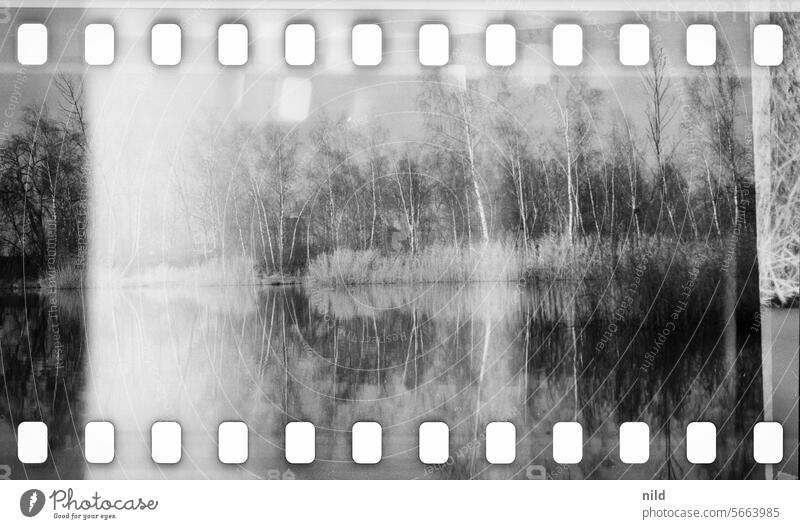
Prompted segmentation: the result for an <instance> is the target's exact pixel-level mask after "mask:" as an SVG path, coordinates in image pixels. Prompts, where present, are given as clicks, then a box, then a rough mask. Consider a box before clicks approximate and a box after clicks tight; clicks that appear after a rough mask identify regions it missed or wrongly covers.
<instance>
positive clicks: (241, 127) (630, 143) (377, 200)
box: [0, 47, 800, 306]
mask: <svg viewBox="0 0 800 529" xmlns="http://www.w3.org/2000/svg"><path fill="white" fill-rule="evenodd" d="M672 68H673V67H672V65H671V63H670V60H669V56H668V54H667V53H666V52H665V50H664V49H662V48H661V47H655V48H654V49H653V60H652V61H651V63H650V64H649V65H648V67H647V68H646V69H644V70H643V71H642V83H641V86H639V87H638V88H637V87H635V86H634V87H631V92H632V95H631V97H632V98H633V99H632V101H636V103H635V104H633V103H632V104H631V105H630V106H631V108H628V109H626V112H625V113H622V112H621V110H622V109H619V108H616V107H615V106H614V101H613V99H611V98H610V97H609V95H610V93H611V92H612V91H613V90H615V84H614V83H615V82H617V81H619V80H616V81H614V80H611V81H610V82H609V84H608V86H607V87H603V86H602V83H601V86H597V83H596V81H597V80H596V79H592V78H589V77H587V76H585V75H584V74H579V73H576V74H574V75H571V76H563V77H557V76H554V77H553V78H552V79H551V81H550V82H549V83H546V84H544V85H541V86H538V85H537V86H531V85H530V84H528V83H527V82H525V80H524V79H521V78H519V77H516V76H514V75H512V74H511V73H508V74H504V75H500V74H498V75H496V76H490V77H486V78H474V79H473V78H466V77H465V76H464V72H463V70H461V69H458V68H456V69H442V70H436V71H431V72H427V73H425V74H423V75H420V76H417V77H414V78H413V79H412V80H410V81H409V83H408V90H409V93H408V94H407V101H406V104H408V105H413V108H414V109H415V110H416V112H409V113H408V114H407V116H406V118H405V119H406V120H405V121H399V120H392V121H386V120H383V121H382V120H381V119H380V118H379V117H376V118H375V119H374V120H367V121H364V120H354V119H352V116H351V115H349V111H348V110H340V109H335V108H333V109H324V110H321V111H320V112H318V113H315V114H314V115H313V116H309V117H308V118H307V119H306V120H304V121H303V122H302V124H300V125H298V126H288V125H287V124H285V123H282V122H279V121H274V122H273V121H265V122H258V123H255V122H252V121H248V120H241V121H224V120H219V119H218V118H219V116H215V115H214V114H213V111H212V113H211V115H209V116H207V117H201V118H197V119H196V121H194V122H192V123H191V126H190V128H191V134H187V135H186V138H185V140H184V141H185V143H182V144H181V145H179V146H176V147H175V149H176V150H175V152H174V153H173V152H170V160H171V162H170V163H171V164H173V165H172V166H171V167H170V168H169V169H170V171H169V172H170V174H168V175H163V174H160V173H158V172H156V173H158V174H153V175H150V176H148V178H154V179H155V178H159V179H160V178H162V177H163V178H164V180H163V181H161V180H159V181H158V183H157V185H156V183H155V182H148V181H143V180H137V179H129V180H125V183H124V185H123V184H121V183H120V182H116V181H114V180H108V181H107V182H106V183H107V185H108V186H109V187H108V192H107V193H95V194H92V193H90V186H89V181H90V180H92V177H93V176H94V175H92V174H90V173H91V171H90V167H91V164H90V156H89V142H88V141H87V132H86V131H87V128H89V125H90V124H88V123H86V122H85V120H84V116H85V112H84V102H83V99H82V94H83V87H82V84H81V81H80V80H79V79H75V78H69V77H59V78H58V80H57V81H58V84H57V88H58V90H57V91H56V92H57V94H56V95H53V96H52V97H55V98H56V99H55V100H51V101H49V102H47V104H46V105H42V106H29V107H26V108H24V109H22V113H21V117H20V119H19V120H18V122H17V128H16V129H15V130H14V132H13V134H9V136H8V138H5V139H4V140H3V141H2V142H0V177H2V178H0V289H2V288H10V289H15V290H21V289H26V290H42V291H46V290H56V289H83V288H89V289H91V288H119V287H121V288H127V287H149V286H159V285H161V286H165V285H169V286H189V287H191V286H195V287H196V286H235V285H239V286H244V285H253V286H269V285H281V284H307V283H308V284H315V285H322V286H324V287H334V288H335V287H341V286H346V285H355V284H374V285H399V284H431V283H455V282H458V283H463V282H490V281H494V282H498V281H502V282H522V283H527V282H536V281H559V280H566V281H587V282H592V283H594V284H596V286H597V288H598V289H599V290H602V288H601V286H602V282H603V281H610V280H614V281H619V282H625V281H626V279H627V278H629V277H630V276H631V274H632V273H634V272H635V271H636V269H637V266H646V268H647V274H648V281H650V282H653V283H654V284H655V285H656V286H658V285H664V284H665V283H666V284H667V287H668V288H667V291H669V288H672V287H679V286H680V285H681V284H682V282H683V281H685V278H686V276H687V274H688V273H689V272H690V271H693V270H700V271H701V275H700V276H699V277H700V280H703V278H704V277H706V276H704V275H703V274H706V273H708V274H711V275H712V276H714V277H717V278H718V277H721V276H722V275H723V274H727V275H728V276H730V277H732V278H733V279H734V282H735V284H734V285H729V286H731V287H732V288H735V289H736V292H739V291H740V289H741V290H744V289H745V288H748V289H749V286H750V282H752V281H751V280H753V279H755V276H753V275H752V274H753V273H754V267H755V265H756V263H757V261H758V260H757V258H756V231H757V230H756V228H755V221H756V216H755V210H756V200H755V198H756V196H755V190H756V188H757V187H758V184H759V183H758V182H755V170H754V163H755V161H754V150H753V142H752V133H753V130H752V122H751V119H750V118H751V116H750V114H749V112H748V109H747V108H746V107H744V106H742V101H744V100H746V99H747V98H746V97H743V96H747V95H749V93H750V91H751V90H752V88H751V86H750V85H749V83H748V82H747V81H746V80H743V79H741V78H740V77H739V76H738V73H737V69H736V65H735V64H734V62H733V60H732V59H731V57H729V56H727V55H726V54H725V53H721V54H720V56H719V58H718V61H717V62H716V63H715V65H714V67H713V68H712V69H709V70H708V72H707V75H708V77H709V78H711V79H714V80H715V81H716V82H714V83H708V82H706V81H705V80H704V79H703V78H698V77H692V76H688V77H680V76H676V75H674V74H675V72H674V71H673V69H672ZM375 90H376V91H375V92H374V93H369V94H368V93H366V92H365V93H364V95H363V96H362V97H363V98H364V99H363V101H362V103H361V104H362V105H363V106H364V108H366V109H369V108H370V105H373V104H376V101H377V100H379V99H380V98H383V97H385V96H386V94H385V93H383V92H381V91H380V90H378V89H377V88H375ZM785 106H786V108H785V109H784V110H785V112H784V113H785V114H786V116H790V115H792V114H791V111H792V109H796V108H797V106H798V102H797V101H795V100H791V101H788V102H786V105H785ZM55 107H58V109H59V110H58V111H55V110H53V109H54V108H55ZM782 108H783V107H782ZM43 109H44V110H43ZM48 109H49V110H48ZM48 112H54V113H55V115H53V114H48ZM376 115H378V116H380V113H379V112H376ZM785 121H787V122H788V121H790V117H786V119H785ZM778 129H780V127H778ZM779 132H780V131H779ZM780 134H783V135H786V134H787V133H783V132H780ZM173 154H174V156H173ZM785 162H786V164H790V161H788V160H785ZM793 163H794V161H791V164H793ZM794 167H795V166H792V169H793V168H794ZM786 174H787V175H788V174H792V175H794V174H796V172H795V171H789V172H787V173H786ZM792 182H794V183H793V184H792V185H789V184H791V183H792ZM762 184H763V182H762ZM785 184H786V185H784V186H783V187H780V186H778V187H777V188H775V187H773V188H772V191H773V194H774V192H776V191H777V192H779V194H780V196H781V197H784V196H785V197H787V198H786V200H780V201H775V202H774V204H773V206H772V208H771V210H770V211H769V212H767V214H768V215H769V214H770V213H771V214H772V215H777V216H780V217H781V219H782V220H781V221H778V220H772V222H771V224H770V225H769V227H768V228H764V226H763V225H762V229H761V232H762V233H759V237H760V240H759V241H758V242H759V243H760V248H759V252H760V253H759V256H760V257H761V259H762V262H761V263H760V264H761V265H762V276H761V279H762V281H761V288H762V290H761V292H760V294H761V295H760V296H759V291H758V288H757V287H754V288H753V289H752V290H748V292H747V296H752V297H753V299H754V300H756V301H757V300H758V299H759V297H760V299H761V303H762V304H765V305H768V304H773V305H779V306H794V305H797V292H798V290H797V288H798V279H797V277H798V273H799V272H798V266H797V262H796V261H797V259H796V256H797V244H798V243H797V230H792V229H791V228H792V227H794V226H795V225H796V224H797V218H798V217H797V215H796V213H795V211H796V207H795V205H796V204H797V200H798V193H799V192H800V191H799V190H800V187H798V186H797V185H796V178H795V179H794V180H792V179H791V178H788V177H787V179H786V180H785ZM792 186H793V187H792ZM137 193H138V194H139V195H137V196H139V202H137V204H142V205H143V206H142V207H141V210H140V209H135V210H134V209H131V210H129V209H126V208H122V207H120V206H121V205H120V204H119V203H117V202H115V201H114V200H110V199H108V197H112V196H113V197H123V198H124V197H128V196H133V195H134V194H137ZM155 195H157V197H156V196H155ZM90 196H93V197H94V198H93V201H92V204H91V207H90V204H89V202H90V200H89V197H90ZM156 203H157V204H159V206H158V207H156V206H155V205H153V206H152V207H151V206H145V205H148V204H156ZM763 214H764V213H762V215H763ZM108 219H116V220H115V225H114V226H113V229H112V227H109V224H108ZM94 221H96V222H97V224H98V225H97V226H95V229H94V230H93V231H92V230H90V229H89V226H90V224H92V222H94ZM104 222H105V223H104ZM165 226H169V229H167V230H164V227H165ZM765 229H766V230H767V231H768V232H770V233H771V234H772V237H770V235H769V234H767V235H766V236H765V235H764V234H763V232H764V230H765ZM159 230H162V231H163V234H162V236H161V237H152V236H151V235H152V234H153V233H158V232H159ZM770 230H772V231H770ZM89 234H91V239H92V243H93V244H92V258H91V259H89V258H88V253H87V252H88V250H87V249H88V248H89V243H88V240H89V238H90V237H89ZM87 263H91V264H90V265H88V268H87ZM643 263H644V264H643ZM763 270H767V273H764V272H763ZM765 278H766V280H767V281H766V282H765ZM767 282H768V283H769V285H772V287H767V288H765V287H764V285H765V284H767ZM715 284H716V283H715ZM662 292H664V290H657V289H655V290H653V293H654V295H656V296H661V293H662ZM747 301H748V303H749V302H750V301H751V300H750V299H749V298H748V300H747Z"/></svg>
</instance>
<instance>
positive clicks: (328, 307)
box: [0, 283, 797, 479]
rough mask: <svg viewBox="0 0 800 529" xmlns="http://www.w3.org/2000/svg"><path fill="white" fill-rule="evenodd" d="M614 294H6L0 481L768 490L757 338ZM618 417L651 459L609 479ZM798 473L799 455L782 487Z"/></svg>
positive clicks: (443, 290)
mask: <svg viewBox="0 0 800 529" xmlns="http://www.w3.org/2000/svg"><path fill="white" fill-rule="evenodd" d="M84 296H85V298H84ZM89 299H90V300H91V302H88V301H87V300H89ZM625 299H626V297H625V293H624V292H623V288H622V287H620V286H607V285H588V286H587V285H586V284H569V283H553V284H550V285H527V286H522V285H509V284H471V285H461V286H458V285H452V286H449V285H432V286H415V287H358V288H352V289H337V290H329V289H315V288H312V287H275V288H266V289H254V288H244V287H243V288H229V287H225V288H200V289H185V290H181V289H169V290H165V289H157V288H154V289H141V290H124V289H120V290H117V291H98V292H89V291H87V292H85V293H83V294H81V293H77V292H64V291H62V292H59V293H58V295H57V296H56V297H55V298H54V297H52V296H50V297H42V296H35V295H31V296H27V297H23V296H20V295H4V296H2V298H0V314H1V315H2V317H1V318H0V324H2V327H1V328H0V347H2V350H1V352H2V365H1V366H0V367H1V368H2V382H1V383H0V399H2V401H3V405H2V406H0V413H2V415H1V416H0V465H5V467H4V468H5V469H6V470H5V472H6V473H9V474H10V476H9V477H12V478H25V477H60V478H159V477H165V478H271V479H277V478H280V479H290V478H298V479H300V478H374V477H379V478H412V479H443V478H478V479H483V478H516V479H541V478H551V479H577V478H591V479H607V478H611V479H616V478H662V479H670V478H671V479H678V478H754V479H761V478H764V477H765V476H766V474H765V467H764V466H763V465H757V464H755V463H754V462H753V456H752V448H751V446H752V434H751V430H752V427H753V424H754V423H755V422H757V421H759V420H762V417H763V413H764V398H763V395H764V393H763V391H764V387H763V381H762V372H761V366H762V354H761V348H760V344H759V340H760V338H759V332H758V324H756V325H755V326H750V327H745V326H744V324H743V323H741V321H740V320H741V318H740V315H737V316H736V317H733V318H730V317H728V316H730V314H726V311H725V310H724V309H720V308H719V307H720V306H724V305H725V303H724V302H723V301H721V300H720V301H719V302H715V303H709V304H708V305H707V306H706V307H704V308H703V310H695V311H688V310H687V311H681V312H679V313H678V316H677V317H673V314H674V313H675V309H676V306H677V305H676V304H675V303H674V302H672V303H669V302H665V303H663V305H658V306H655V305H648V304H647V303H645V302H644V301H642V300H639V299H638V298H637V299H636V300H635V301H633V302H626V301H625ZM643 299H644V297H643ZM87 321H92V322H94V323H93V324H92V325H87V324H86V323H85V322H87ZM737 321H739V324H737V323H736V322H737ZM670 322H674V323H675V324H674V325H671V324H670ZM726 322H727V323H726ZM89 344H91V345H89ZM796 358H797V357H796V354H795V355H794V362H795V366H796V362H797V360H796ZM793 376H794V387H795V388H796V387H797V380H796V378H797V370H796V367H795V371H794V375H793ZM789 387H791V381H790V384H789ZM795 403H796V394H795ZM795 410H796V406H795ZM795 413H796V411H795ZM23 420H43V421H44V422H46V423H47V424H48V426H49V432H50V433H49V437H50V438H49V443H50V450H51V457H50V458H49V460H48V462H47V463H46V464H43V465H21V464H19V463H18V462H17V461H16V448H15V443H14V433H13V428H12V425H16V424H18V423H19V422H21V421H23ZM91 420H108V421H111V422H113V423H114V424H115V426H116V429H117V441H116V455H117V457H116V459H115V461H114V462H113V463H112V464H110V465H87V464H86V463H84V461H83V456H82V437H83V434H82V431H83V425H84V424H85V423H86V422H87V421H91ZM157 420H176V421H178V422H180V424H181V425H182V427H183V458H182V460H181V462H180V463H179V464H177V465H156V464H154V463H152V461H151V460H150V456H149V429H150V426H151V424H152V423H153V422H154V421H157ZM225 420H241V421H245V422H246V423H247V424H248V425H249V426H250V428H251V433H250V458H249V460H248V462H247V463H246V464H244V465H241V466H239V465H234V466H229V465H223V464H221V463H219V462H218V461H217V458H216V450H217V447H216V444H215V443H216V431H217V426H218V424H219V423H220V422H221V421H225ZM293 420H304V421H311V422H313V423H314V424H315V425H316V428H317V460H316V461H315V462H314V463H313V464H311V465H289V464H287V463H286V462H285V460H284V456H283V429H284V426H285V424H286V423H287V422H289V421H293ZM364 420H368V421H377V422H379V423H381V425H382V426H383V428H384V444H383V460H382V461H381V462H380V463H379V464H376V465H356V464H354V463H352V462H351V460H350V450H351V445H350V435H349V430H350V428H351V427H352V424H353V423H354V422H356V421H364ZM433 420H436V421H444V422H446V423H447V424H448V425H450V427H451V429H452V431H451V443H450V452H451V455H452V458H451V460H450V461H449V462H448V463H447V464H444V465H441V466H426V465H423V464H422V463H420V462H419V460H418V455H417V454H418V453H417V449H418V448H417V429H418V427H419V424H420V423H421V422H423V421H433ZM496 420H508V421H511V422H513V423H514V424H515V426H516V428H517V440H518V443H517V459H516V462H515V463H513V464H511V465H489V464H487V463H486V460H485V447H484V437H483V432H484V431H485V427H486V424H487V423H489V422H491V421H496ZM698 420H702V421H711V422H713V423H715V424H716V425H717V428H718V435H719V441H718V452H717V459H716V462H715V463H713V464H710V465H701V466H696V465H692V464H690V463H689V462H688V461H687V460H686V457H685V445H684V437H685V428H686V425H687V423H689V422H692V421H698ZM559 421H578V422H580V423H581V424H582V425H583V428H584V440H585V445H584V456H583V460H582V461H581V463H579V464H576V465H559V464H556V463H555V462H554V461H553V459H552V446H551V443H552V430H553V425H554V424H555V423H556V422H559ZM625 421H644V422H647V423H648V424H649V425H650V429H651V438H652V440H651V446H650V460H649V462H648V463H646V464H643V465H626V464H623V463H621V462H620V460H619V447H618V429H619V425H620V423H622V422H625ZM794 435H795V436H796V431H795V433H794ZM794 442H795V444H796V439H795V440H794ZM796 464H797V460H796V452H795V459H794V463H793V465H794V467H795V468H794V469H793V472H794V474H795V475H796V473H797V470H796ZM0 468H3V467H0ZM788 470H790V471H792V469H788Z"/></svg>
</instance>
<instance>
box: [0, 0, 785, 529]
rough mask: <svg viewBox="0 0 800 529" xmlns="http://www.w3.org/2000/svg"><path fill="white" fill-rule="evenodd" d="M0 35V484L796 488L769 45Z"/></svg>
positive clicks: (57, 19) (290, 14)
mask: <svg viewBox="0 0 800 529" xmlns="http://www.w3.org/2000/svg"><path fill="white" fill-rule="evenodd" d="M282 9H283V8H282ZM7 14H8V16H7V17H5V16H4V17H3V24H2V26H0V44H1V45H2V49H1V51H0V68H1V69H0V111H2V112H3V114H2V116H1V117H0V125H2V128H0V478H8V479H12V480H26V479H34V480H49V479H67V480H173V479H191V480H194V479H198V480H199V479H219V480H238V479H241V480H309V479H311V480H313V479H323V480H330V479H335V480H351V479H374V480H620V479H625V480H627V479H633V480H655V481H659V482H660V481H661V480H796V479H797V477H798V387H799V386H800V382H799V381H798V341H799V340H798V326H799V325H800V324H798V319H799V317H798V316H799V314H800V313H799V309H798V293H799V292H798V290H799V287H800V257H798V252H800V235H799V234H800V183H798V175H799V174H800V160H799V159H798V157H797V145H798V141H800V76H798V74H797V72H798V68H800V36H799V35H800V16H798V14H796V13H771V14H770V13H766V14H764V13H758V14H755V13H750V12H746V11H745V12H742V11H731V12H712V11H708V12H685V13H684V12H674V11H638V12H634V11H596V12H595V11H578V10H575V11H564V12H558V11H546V12H545V11H543V12H537V11H536V10H535V9H524V8H522V7H518V8H515V9H509V10H498V9H496V8H494V7H492V6H491V5H489V6H488V8H487V9H466V10H464V11H458V10H441V11H434V10H420V11H412V10H403V9H401V6H398V8H397V9H386V10H380V11H372V10H361V11H359V10H336V9H332V8H331V9H328V10H321V11H317V12H316V13H315V12H314V11H313V10H308V11H305V10H298V11H291V10H270V9H258V8H253V9H243V10H232V9H216V8H204V9H197V10H178V9H170V8H160V9H153V8H149V7H148V8H145V7H143V8H141V9H138V8H135V7H131V8H129V9H125V10H121V9H104V8H101V7H98V8H91V9H81V8H55V9H47V8H44V7H41V6H40V7H31V8H25V7H22V8H19V9H17V8H14V9H11V10H10V11H8V12H7ZM88 24H92V25H93V26H96V27H93V28H92V29H91V32H90V30H89V29H87V28H88V26H87V25H88ZM759 24H760V25H759ZM45 26H46V33H45V34H44V37H43V38H44V41H42V42H45V52H42V51H41V50H39V49H31V48H23V39H25V38H27V39H32V40H31V42H36V38H37V35H38V34H37V31H41V28H43V27H45ZM767 26H768V27H767ZM759 27H767V30H770V31H771V29H770V28H775V27H777V28H779V29H780V28H782V33H781V35H782V37H780V38H783V41H782V43H783V56H782V64H781V65H780V66H771V67H766V66H759V65H757V64H756V63H755V62H754V61H761V60H762V59H761V58H760V56H759V55H758V49H757V48H756V52H755V53H754V47H753V44H752V40H753V35H754V28H759ZM20 28H22V29H20ZM767 30H764V31H767ZM756 31H757V32H758V29H756ZM765 35H766V33H765ZM90 36H91V39H90ZM765 38H766V37H765ZM92 39H95V40H92ZM103 39H110V40H108V41H103ZM96 41H103V42H110V43H111V49H110V51H109V50H108V48H107V47H106V48H102V49H93V50H92V53H91V54H90V49H89V44H90V43H91V42H95V44H96ZM687 42H691V43H692V45H689V44H687ZM357 43H358V45H357ZM695 48H698V49H699V51H698V49H695ZM41 53H45V54H46V55H45V57H46V58H45V59H44V61H42V62H37V60H38V59H40V58H41V57H40V55H41ZM37 54H39V56H37ZM90 56H91V61H90ZM25 62H28V64H25ZM23 441H24V443H23ZM776 443H777V444H776ZM767 445H769V446H768V447H767V448H764V446H767ZM774 446H778V447H779V448H778V449H777V450H778V452H779V453H778V454H777V455H776V454H775V450H774V449H773V448H774ZM759 447H761V448H759ZM767 452H768V453H767ZM765 453H766V455H765ZM654 486H658V485H657V484H655V485H654ZM14 501H15V502H16V498H15V499H14ZM34 503H35V502H34V501H33V500H31V508H32V506H33V505H34ZM46 505H48V506H49V505H50V503H47V504H46ZM47 508H49V507H47ZM15 509H16V507H15ZM23 514H24V512H23Z"/></svg>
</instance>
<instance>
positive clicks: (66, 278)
mask: <svg viewBox="0 0 800 529" xmlns="http://www.w3.org/2000/svg"><path fill="white" fill-rule="evenodd" d="M728 242H731V243H732V241H728ZM725 246H726V244H725V242H724V241H720V240H717V239H711V240H709V241H708V242H700V241H688V242H686V241H684V242H682V243H678V242H676V241H674V240H671V239H669V238H664V239H659V238H657V237H647V238H643V239H641V240H639V241H638V242H636V243H633V242H631V241H624V242H620V243H617V244H615V245H612V244H610V243H609V241H605V240H603V239H598V238H588V239H586V240H582V241H573V242H572V243H571V244H570V241H569V240H568V239H567V238H566V237H564V236H545V237H542V238H540V239H538V240H535V241H529V245H528V247H527V248H520V247H519V246H518V245H516V244H514V242H513V241H508V242H488V243H477V244H474V245H472V246H471V247H469V246H465V247H460V246H453V245H432V246H429V247H425V248H423V249H420V250H419V251H418V252H417V253H416V254H410V253H405V252H399V253H392V254H385V253H381V252H379V251H376V250H350V249H339V250H336V251H334V252H332V253H329V254H320V255H318V256H317V257H316V258H314V259H313V260H312V261H311V262H310V263H309V264H308V266H307V268H306V269H304V270H302V271H299V272H297V273H295V274H284V275H279V274H265V273H259V272H258V271H257V268H258V267H257V265H256V262H255V261H254V260H253V259H252V258H250V257H248V256H241V255H240V256H235V257H229V258H226V259H209V260H207V261H204V262H202V263H198V264H196V265H192V266H185V267H180V266H170V265H165V264H162V265H157V266H152V267H148V268H144V269H141V270H136V269H133V270H129V271H122V270H116V269H110V268H109V269H105V270H98V271H97V273H96V274H95V275H94V276H92V277H91V280H90V281H87V280H86V276H87V274H85V273H84V271H83V270H81V269H78V268H77V267H70V266H62V267H59V268H57V269H56V270H55V271H54V272H53V273H52V274H51V275H45V276H44V277H43V278H41V279H40V280H39V281H37V282H28V283H27V284H26V285H24V287H25V288H26V289H28V290H37V289H40V290H49V289H53V288H56V289H59V290H69V289H89V288H94V287H100V288H105V287H122V288H126V287H128V288H138V287H153V286H184V287H213V286H270V285H287V284H310V285H315V286H320V287H324V288H337V287H345V286H350V285H409V284H433V283H473V282H475V283H477V282H513V283H534V282H540V281H562V280H563V281H571V282H576V281H611V280H617V281H623V282H624V281H628V280H629V279H630V278H631V277H632V275H633V274H634V273H635V272H637V271H639V272H644V273H646V274H647V275H648V276H650V277H651V278H653V279H657V280H658V282H660V281H662V280H666V279H668V278H671V277H674V278H678V277H684V276H685V274H686V273H687V272H688V271H690V270H710V271H716V272H719V271H721V270H723V269H725V268H726V264H725V263H724V259H725V257H726V254H727V256H728V258H731V257H732V258H734V259H736V254H735V253H733V254H729V253H728V252H726V251H725ZM22 287H23V285H22V284H21V283H19V282H18V283H17V284H16V285H6V288H7V289H8V288H11V289H21V288H22Z"/></svg>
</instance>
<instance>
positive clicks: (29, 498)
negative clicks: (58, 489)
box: [19, 489, 44, 518]
mask: <svg viewBox="0 0 800 529" xmlns="http://www.w3.org/2000/svg"><path fill="white" fill-rule="evenodd" d="M43 507H44V492H42V491H40V490H39V489H31V490H26V491H25V492H23V493H22V497H21V498H20V499H19V510H20V511H22V514H23V515H25V516H27V517H28V518H30V517H31V516H36V515H37V514H39V513H40V512H41V511H42V508H43Z"/></svg>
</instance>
